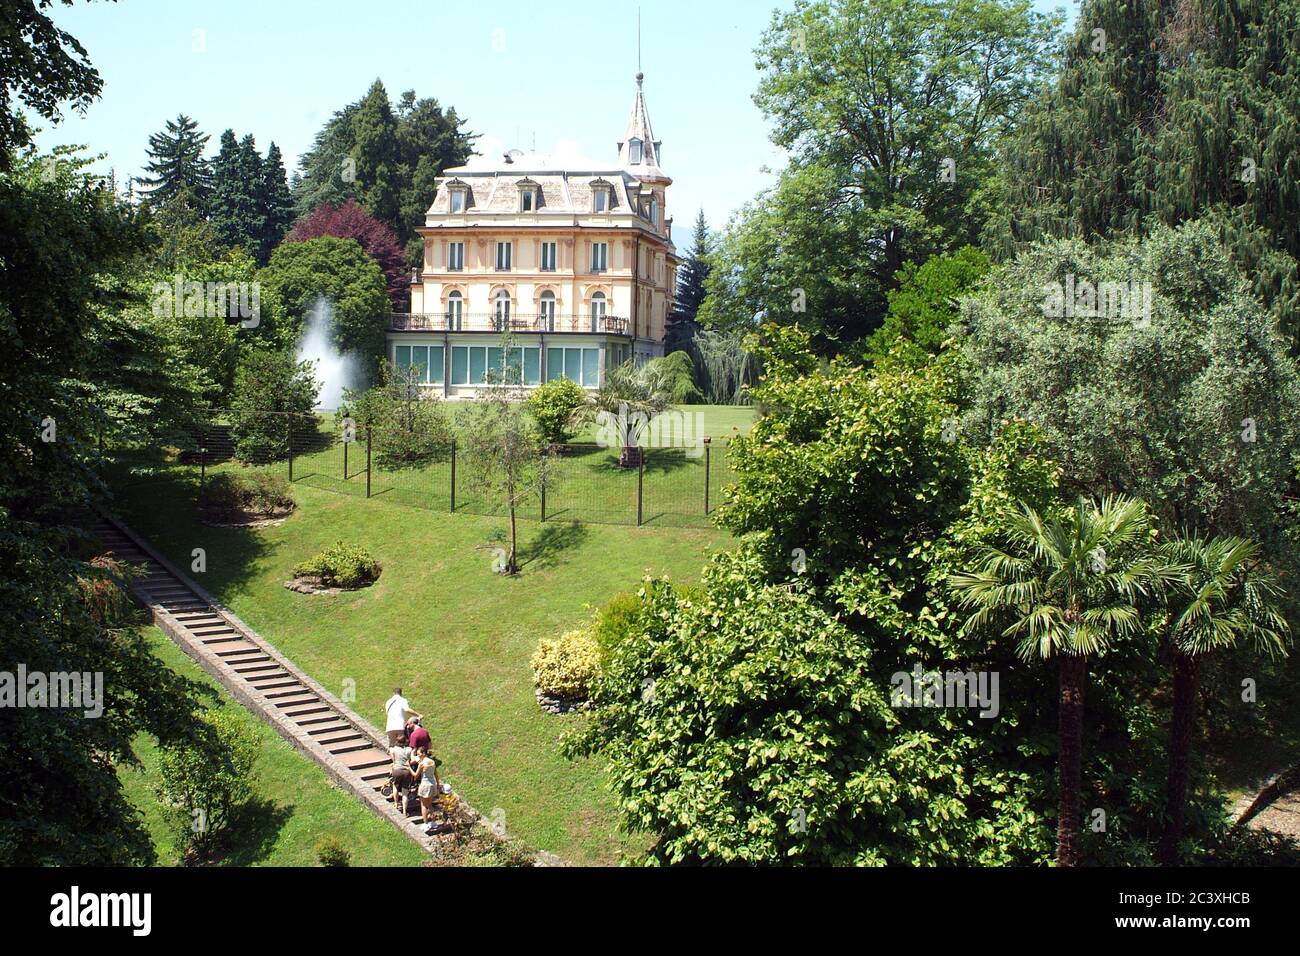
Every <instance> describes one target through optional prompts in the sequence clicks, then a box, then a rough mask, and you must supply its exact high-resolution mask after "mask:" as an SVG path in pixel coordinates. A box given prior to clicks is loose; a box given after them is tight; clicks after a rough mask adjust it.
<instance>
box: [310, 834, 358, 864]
mask: <svg viewBox="0 0 1300 956" xmlns="http://www.w3.org/2000/svg"><path fill="white" fill-rule="evenodd" d="M316 859H317V860H319V861H320V865H321V866H347V865H349V864H350V863H351V862H352V854H351V853H349V852H348V850H347V848H346V847H344V846H343V844H342V843H340V842H339V840H338V837H333V836H327V837H325V838H324V839H323V840H321V841H320V842H319V843H317V844H316Z"/></svg>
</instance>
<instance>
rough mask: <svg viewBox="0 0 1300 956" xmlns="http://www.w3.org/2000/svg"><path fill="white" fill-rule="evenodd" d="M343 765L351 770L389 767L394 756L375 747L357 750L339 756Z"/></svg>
mask: <svg viewBox="0 0 1300 956" xmlns="http://www.w3.org/2000/svg"><path fill="white" fill-rule="evenodd" d="M339 759H340V760H341V761H343V765H344V766H346V767H347V768H348V769H349V770H369V769H371V768H372V767H387V766H389V765H390V764H391V763H392V762H393V758H392V757H390V756H388V754H386V753H384V752H383V751H380V750H375V749H373V748H370V749H367V750H355V751H351V752H349V753H346V754H343V755H342V756H341V757H339Z"/></svg>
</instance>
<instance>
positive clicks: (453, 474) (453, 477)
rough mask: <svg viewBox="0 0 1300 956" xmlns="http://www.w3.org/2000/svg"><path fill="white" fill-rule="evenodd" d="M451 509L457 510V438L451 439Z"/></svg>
mask: <svg viewBox="0 0 1300 956" xmlns="http://www.w3.org/2000/svg"><path fill="white" fill-rule="evenodd" d="M451 510H452V511H455V510H456V439H454V438H453V439H452V440H451Z"/></svg>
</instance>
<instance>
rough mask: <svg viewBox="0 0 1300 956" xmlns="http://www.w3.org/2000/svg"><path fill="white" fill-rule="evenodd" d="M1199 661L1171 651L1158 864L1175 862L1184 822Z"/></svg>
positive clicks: (1167, 864)
mask: <svg viewBox="0 0 1300 956" xmlns="http://www.w3.org/2000/svg"><path fill="white" fill-rule="evenodd" d="M1199 669H1200V668H1199V662H1198V661H1197V659H1196V658H1195V657H1194V656H1192V655H1190V654H1181V653H1179V652H1178V651H1175V652H1174V713H1173V718H1172V720H1171V722H1170V726H1169V783H1168V788H1167V790H1166V795H1165V831H1164V833H1163V834H1162V835H1161V837H1160V851H1159V858H1160V862H1161V863H1163V864H1164V865H1165V866H1175V865H1177V863H1178V841H1179V840H1180V839H1182V836H1183V824H1184V822H1185V821H1186V819H1187V781H1188V777H1189V776H1190V773H1191V756H1192V731H1193V730H1195V728H1196V678H1197V671H1198V670H1199Z"/></svg>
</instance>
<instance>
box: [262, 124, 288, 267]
mask: <svg viewBox="0 0 1300 956" xmlns="http://www.w3.org/2000/svg"><path fill="white" fill-rule="evenodd" d="M258 198H259V203H258V206H259V208H260V209H261V212H262V242H261V246H260V248H259V251H258V256H257V261H258V263H259V264H262V265H265V264H266V263H267V262H268V261H269V260H270V258H271V253H272V252H273V251H274V250H275V247H276V246H278V245H279V244H280V242H281V240H283V239H284V236H285V233H287V232H288V231H289V227H290V226H292V225H293V196H291V195H290V193H289V181H288V178H287V177H286V175H285V171H284V157H283V156H282V155H281V153H280V147H279V146H277V145H276V144H275V143H272V144H271V146H270V148H269V149H268V150H267V151H266V159H265V160H263V161H262V184H261V191H260V195H259V197H258Z"/></svg>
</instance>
